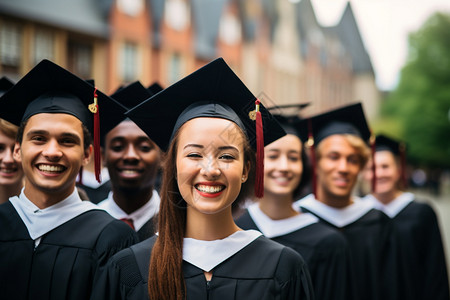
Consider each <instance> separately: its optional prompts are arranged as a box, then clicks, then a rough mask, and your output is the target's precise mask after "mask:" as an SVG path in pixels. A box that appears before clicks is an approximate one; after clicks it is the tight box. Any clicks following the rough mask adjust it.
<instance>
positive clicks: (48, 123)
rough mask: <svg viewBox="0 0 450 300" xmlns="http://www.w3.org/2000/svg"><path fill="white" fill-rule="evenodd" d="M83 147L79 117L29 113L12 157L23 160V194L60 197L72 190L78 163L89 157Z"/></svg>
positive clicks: (60, 198) (86, 160) (64, 196)
mask: <svg viewBox="0 0 450 300" xmlns="http://www.w3.org/2000/svg"><path fill="white" fill-rule="evenodd" d="M89 151H90V148H88V149H87V150H85V149H84V148H83V129H82V123H81V121H80V120H79V119H77V118H76V117H74V116H72V115H68V114H59V113H56V114H48V113H40V114H36V115H33V116H31V117H30V118H29V119H28V121H27V124H26V126H25V128H24V131H23V137H22V143H21V144H19V143H16V147H15V149H14V158H15V159H16V160H18V161H21V162H22V167H23V170H24V173H25V194H26V196H27V197H28V198H29V199H30V200H32V201H33V199H34V198H36V197H40V195H42V194H46V195H51V197H53V199H57V200H58V201H59V200H63V199H65V198H66V197H68V196H69V195H70V194H71V193H72V192H73V190H74V187H75V180H76V177H77V174H78V172H79V170H80V168H81V166H83V165H85V164H87V162H88V160H89V154H90V153H89Z"/></svg>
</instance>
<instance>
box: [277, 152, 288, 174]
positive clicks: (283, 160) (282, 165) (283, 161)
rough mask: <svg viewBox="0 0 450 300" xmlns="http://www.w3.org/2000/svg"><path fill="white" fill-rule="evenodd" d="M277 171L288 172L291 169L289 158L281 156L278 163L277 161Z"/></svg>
mask: <svg viewBox="0 0 450 300" xmlns="http://www.w3.org/2000/svg"><path fill="white" fill-rule="evenodd" d="M276 166H277V169H278V170H279V171H287V170H288V169H289V168H288V166H289V162H288V158H287V157H285V156H281V157H280V158H279V159H278V161H277V165H276Z"/></svg>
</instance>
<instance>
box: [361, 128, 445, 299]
mask: <svg viewBox="0 0 450 300" xmlns="http://www.w3.org/2000/svg"><path fill="white" fill-rule="evenodd" d="M375 145H376V147H375V154H374V161H375V170H376V171H375V177H376V185H375V190H374V191H373V192H372V194H369V195H367V196H366V197H365V200H366V201H369V202H372V203H373V204H374V206H375V207H376V208H378V209H380V210H381V211H383V212H385V213H386V214H387V215H388V216H389V217H390V218H391V219H392V223H393V227H394V232H395V241H396V243H397V244H398V251H399V252H398V253H399V255H398V258H399V262H400V268H399V272H400V275H399V276H398V278H399V279H400V282H399V284H398V286H397V288H398V293H399V299H412V300H414V299H417V300H419V299H442V300H444V299H449V298H450V296H449V284H448V275H447V268H446V261H445V254H444V249H443V244H442V239H441V234H440V230H439V224H438V221H437V217H436V214H435V212H434V211H433V208H432V207H431V206H430V205H429V204H427V203H426V202H425V201H423V200H421V201H420V200H419V201H418V200H417V198H416V196H415V195H414V194H413V193H410V192H405V191H404V189H405V188H406V178H405V163H406V160H405V150H406V146H405V143H403V142H400V141H397V140H395V139H393V138H390V137H388V136H386V135H382V134H381V135H377V137H376V141H375ZM366 175H368V176H365V179H366V180H368V181H371V180H372V176H374V175H373V172H369V171H366Z"/></svg>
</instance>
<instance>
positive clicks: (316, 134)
mask: <svg viewBox="0 0 450 300" xmlns="http://www.w3.org/2000/svg"><path fill="white" fill-rule="evenodd" d="M300 129H301V132H300V133H301V135H302V140H303V139H308V138H313V140H314V143H315V144H316V145H317V144H319V143H320V142H321V141H322V140H323V139H324V138H326V137H328V136H330V135H334V134H351V135H356V136H358V137H360V138H362V139H363V140H364V141H365V142H366V143H367V144H368V143H369V141H370V136H371V132H370V129H369V125H368V124H367V121H366V117H365V115H364V110H363V108H362V105H361V103H355V104H351V105H347V106H344V107H340V108H337V109H333V110H331V111H328V112H325V113H322V114H319V115H315V116H312V117H310V118H307V119H304V120H303V121H302V124H301V126H300Z"/></svg>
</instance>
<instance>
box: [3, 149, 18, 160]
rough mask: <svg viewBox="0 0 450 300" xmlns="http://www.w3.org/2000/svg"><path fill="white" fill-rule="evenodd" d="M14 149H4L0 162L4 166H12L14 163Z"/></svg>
mask: <svg viewBox="0 0 450 300" xmlns="http://www.w3.org/2000/svg"><path fill="white" fill-rule="evenodd" d="M13 149H14V148H6V149H5V151H4V152H3V155H2V161H3V163H4V164H14V163H15V162H16V161H15V160H14V157H13Z"/></svg>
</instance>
